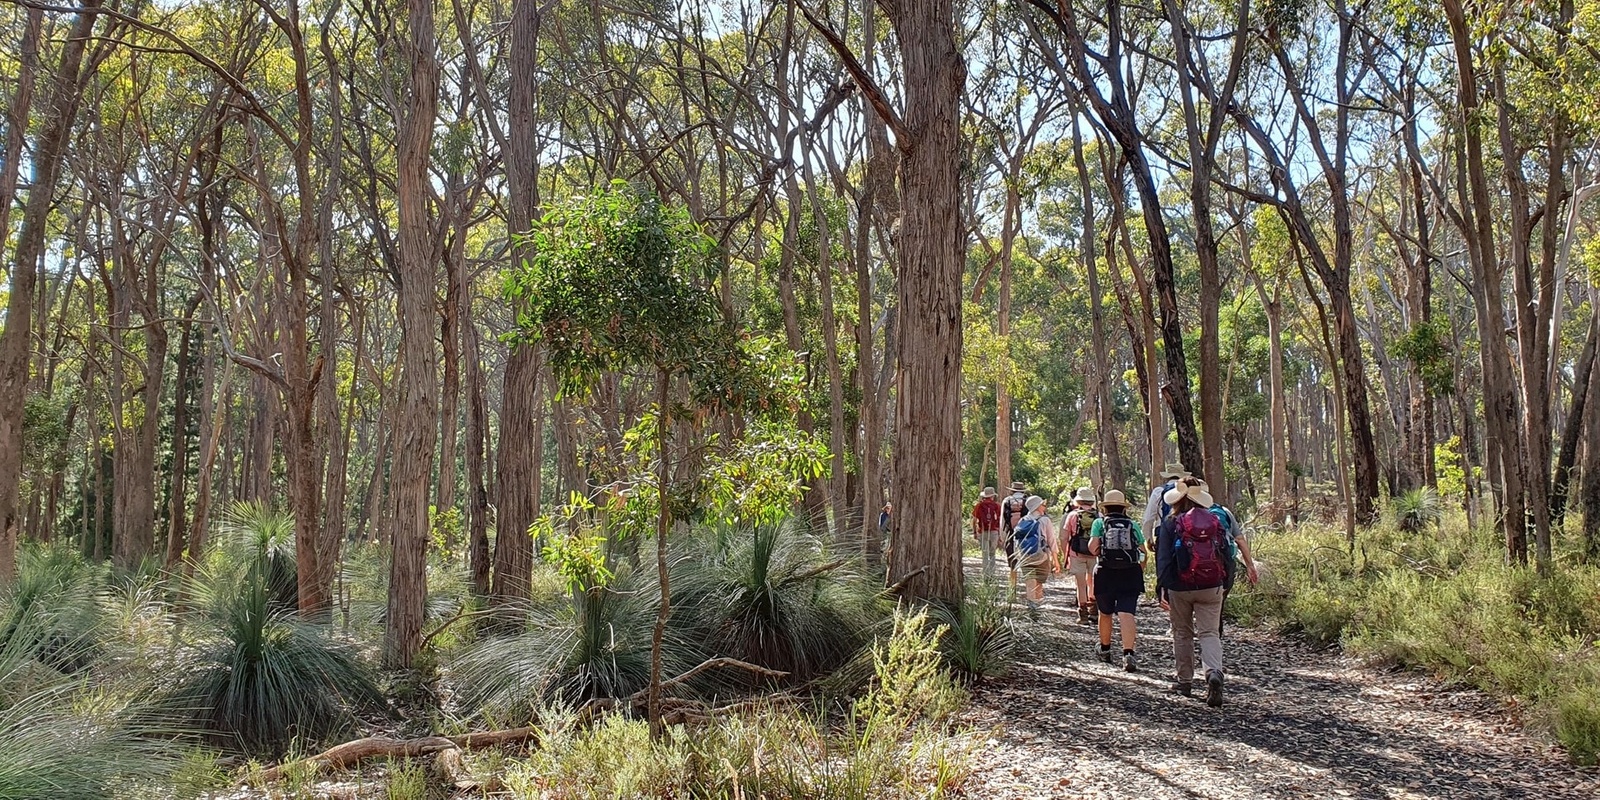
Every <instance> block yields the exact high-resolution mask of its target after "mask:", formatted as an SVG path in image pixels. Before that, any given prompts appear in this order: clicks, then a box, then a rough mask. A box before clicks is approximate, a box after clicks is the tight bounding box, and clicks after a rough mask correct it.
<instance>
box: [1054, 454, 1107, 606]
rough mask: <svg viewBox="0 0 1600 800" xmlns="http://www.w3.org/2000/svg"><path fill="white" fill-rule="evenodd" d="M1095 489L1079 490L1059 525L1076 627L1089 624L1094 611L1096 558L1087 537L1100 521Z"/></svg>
mask: <svg viewBox="0 0 1600 800" xmlns="http://www.w3.org/2000/svg"><path fill="white" fill-rule="evenodd" d="M1097 499H1098V498H1096V497H1095V495H1094V489H1091V488H1089V487H1088V486H1085V487H1083V488H1082V489H1079V490H1078V492H1077V494H1074V495H1073V496H1072V511H1070V512H1069V513H1068V514H1067V519H1066V521H1065V522H1063V523H1062V525H1061V532H1062V533H1061V535H1062V537H1063V538H1066V540H1067V545H1066V548H1065V549H1066V558H1067V574H1069V575H1071V576H1072V583H1073V585H1075V586H1076V587H1077V588H1078V624H1079V625H1092V624H1094V623H1093V621H1092V620H1091V619H1090V615H1091V614H1092V613H1093V611H1094V582H1093V580H1091V577H1092V576H1093V575H1094V565H1095V561H1096V559H1095V557H1094V552H1093V551H1092V550H1090V549H1089V537H1090V534H1091V533H1092V532H1093V531H1094V525H1095V523H1096V522H1097V521H1099V519H1100V512H1099V511H1097V510H1096V509H1095V501H1096V500H1097Z"/></svg>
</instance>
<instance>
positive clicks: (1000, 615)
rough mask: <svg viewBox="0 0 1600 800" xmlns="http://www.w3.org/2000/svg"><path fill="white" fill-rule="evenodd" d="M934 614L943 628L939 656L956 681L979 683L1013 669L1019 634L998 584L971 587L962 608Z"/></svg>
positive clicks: (936, 610) (942, 609) (937, 608)
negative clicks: (1002, 598) (1012, 662)
mask: <svg viewBox="0 0 1600 800" xmlns="http://www.w3.org/2000/svg"><path fill="white" fill-rule="evenodd" d="M931 613H932V615H933V618H934V620H935V621H936V622H938V623H939V624H940V625H942V626H944V635H943V636H942V637H941V638H940V640H939V646H940V652H941V654H942V655H943V657H944V664H945V666H946V667H947V668H948V669H949V670H950V672H951V674H952V676H953V677H955V678H956V679H957V680H959V681H960V682H962V683H966V684H972V683H979V682H981V681H983V680H985V679H988V678H996V677H1000V676H1003V675H1004V674H1005V673H1006V671H1007V670H1008V669H1009V668H1010V666H1011V658H1012V652H1013V651H1014V650H1015V649H1016V643H1017V630H1016V626H1015V625H1014V624H1013V623H1012V621H1011V617H1010V614H1009V612H1008V608H1007V605H1006V604H1005V603H1004V602H1002V600H1001V594H1000V590H999V589H998V588H997V587H996V585H995V584H992V583H985V584H979V585H977V586H970V585H969V586H968V589H967V596H966V599H965V600H964V601H963V602H962V603H961V605H960V606H955V607H950V606H943V605H939V606H934V607H933V609H932V612H931Z"/></svg>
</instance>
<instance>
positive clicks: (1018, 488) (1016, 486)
mask: <svg viewBox="0 0 1600 800" xmlns="http://www.w3.org/2000/svg"><path fill="white" fill-rule="evenodd" d="M1027 490H1028V487H1027V486H1026V485H1025V484H1023V482H1022V481H1012V482H1011V491H1013V492H1025V491H1027Z"/></svg>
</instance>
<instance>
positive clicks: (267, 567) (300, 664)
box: [159, 515, 381, 755]
mask: <svg viewBox="0 0 1600 800" xmlns="http://www.w3.org/2000/svg"><path fill="white" fill-rule="evenodd" d="M235 519H236V520H239V521H241V523H242V524H244V525H254V526H256V527H254V528H249V529H245V530H247V531H248V532H249V533H250V534H251V535H252V536H253V539H254V545H255V552H254V557H253V558H252V559H251V561H250V562H249V565H248V567H247V570H246V572H245V575H244V577H243V580H242V583H241V584H237V585H232V586H230V585H226V584H217V583H211V584H202V587H201V591H200V592H199V593H198V594H199V595H200V596H202V597H205V598H207V602H205V603H204V604H203V605H202V606H201V608H200V610H199V611H198V612H197V613H196V614H195V619H194V623H195V624H194V627H195V629H196V630H198V631H199V632H200V636H199V641H198V644H196V645H194V646H192V647H189V648H187V649H186V650H185V651H184V652H183V653H182V654H181V658H182V660H181V663H180V665H179V666H180V670H181V672H180V674H178V675H177V677H176V679H175V680H174V682H173V684H172V686H171V688H170V689H168V690H167V691H166V692H165V693H164V694H163V695H162V697H161V698H160V702H159V707H160V708H162V709H164V710H166V711H169V712H171V713H174V714H178V715H180V716H181V717H183V718H184V719H186V721H187V724H188V725H189V726H191V727H192V728H194V729H196V730H201V731H206V732H208V733H209V734H210V735H211V738H212V739H213V741H214V743H215V744H218V745H219V746H223V747H233V748H241V749H243V750H246V751H249V752H262V753H267V754H272V755H277V754H280V753H282V752H283V750H284V749H285V748H286V747H287V746H288V744H289V743H290V741H291V740H292V739H295V738H300V739H310V740H314V739H318V738H320V737H323V736H327V735H329V734H332V733H334V732H336V731H339V730H342V729H344V728H346V727H348V726H349V724H350V723H351V722H352V721H353V716H352V710H353V709H355V708H360V707H368V706H374V705H377V704H379V703H380V702H381V698H380V696H379V694H378V690H377V688H376V687H375V686H374V685H373V683H372V680H371V678H370V676H369V674H368V672H367V670H366V669H365V668H364V667H363V666H362V664H361V663H360V661H359V660H358V659H357V658H356V655H355V653H354V651H353V650H352V649H350V648H349V647H348V646H345V645H342V644H340V643H339V642H336V641H335V640H333V639H332V638H330V637H329V636H328V635H327V633H326V632H325V631H324V630H322V629H319V628H315V627H312V626H309V625H306V624H304V623H301V622H299V621H298V620H296V619H294V618H293V617H292V616H290V615H289V613H288V611H287V609H285V608H283V607H282V606H281V605H280V604H279V603H278V602H277V601H276V600H274V594H275V590H274V587H273V583H272V574H273V572H272V569H273V568H272V566H271V564H272V557H271V550H272V547H271V541H272V538H273V536H274V535H275V532H276V531H278V530H279V528H278V520H277V519H274V518H273V517H271V516H270V515H260V516H256V517H246V516H243V515H241V516H237V517H235ZM221 574H222V575H223V576H225V575H226V574H227V568H226V567H224V568H223V569H222V571H221ZM212 577H213V580H218V579H219V578H218V577H217V576H216V575H213V576H212Z"/></svg>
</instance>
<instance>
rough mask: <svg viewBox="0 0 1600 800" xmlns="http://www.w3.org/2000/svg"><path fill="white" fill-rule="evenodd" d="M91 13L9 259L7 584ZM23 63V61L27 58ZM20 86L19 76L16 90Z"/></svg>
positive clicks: (4, 483)
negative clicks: (46, 262)
mask: <svg viewBox="0 0 1600 800" xmlns="http://www.w3.org/2000/svg"><path fill="white" fill-rule="evenodd" d="M99 6H100V0H84V3H83V7H84V8H85V9H97V8H99ZM95 19H96V15H95V14H94V13H91V12H90V11H89V10H86V11H84V12H83V13H80V14H78V16H77V19H76V20H75V21H74V22H73V25H72V30H71V32H70V33H69V34H68V36H67V38H66V43H65V44H64V45H62V49H61V61H60V63H59V64H57V66H56V69H55V70H54V78H55V80H54V81H53V82H52V84H51V88H50V94H49V101H50V102H49V105H48V106H46V109H47V110H46V116H45V121H44V124H43V127H42V128H41V130H40V132H39V137H38V138H37V139H36V140H35V141H34V146H33V158H32V164H33V182H32V184H31V186H30V187H29V189H28V199H27V201H26V202H25V203H24V205H23V210H22V226H21V228H20V229H19V230H18V232H17V249H16V256H15V258H13V259H12V261H11V265H12V266H11V292H10V296H9V298H8V301H7V302H8V305H7V306H6V322H5V330H4V332H3V333H0V584H4V583H9V582H10V581H11V579H12V577H13V576H14V575H15V574H16V551H17V528H18V522H19V520H18V514H17V506H18V501H19V499H20V497H21V486H22V417H23V406H24V400H25V397H24V395H25V394H26V391H27V384H28V363H29V360H30V359H29V348H28V338H29V337H28V334H29V332H30V331H31V330H32V327H33V296H34V290H35V287H36V286H37V283H38V280H39V259H40V258H41V257H42V256H43V255H44V243H45V236H46V235H47V234H48V233H49V229H48V228H49V225H48V223H49V216H50V208H51V206H52V205H53V204H54V199H55V192H56V181H57V180H58V179H59V178H60V175H61V158H62V155H63V153H64V152H65V151H66V146H67V139H68V137H69V136H70V135H71V133H72V126H73V121H74V120H76V119H77V116H78V105H79V103H78V100H79V90H80V86H79V71H80V69H81V67H82V65H83V55H84V49H85V47H86V46H87V44H88V42H89V39H90V34H91V32H92V31H93V29H94V23H95ZM30 24H31V23H30ZM35 41H37V40H35ZM25 56H26V54H25ZM34 60H35V61H36V60H37V59H36V58H35V59H34ZM24 64H25V66H26V58H25V59H24ZM24 72H27V73H29V77H28V80H32V76H31V72H32V71H31V70H30V69H24ZM22 85H23V84H22V83H21V78H20V75H19V94H21V92H20V88H21V86H22ZM27 114H28V109H27V108H26V107H23V106H22V105H21V104H20V103H18V102H17V99H16V98H13V101H12V109H11V113H10V115H9V119H8V127H9V128H12V129H13V130H16V129H18V128H19V124H20V129H21V130H26V129H27V124H26V119H27ZM8 135H9V132H8ZM20 154H21V151H20V148H19V149H18V150H16V151H12V150H9V149H8V150H7V153H6V157H7V160H8V161H10V160H12V159H14V158H16V157H18V156H20ZM8 206H9V204H8Z"/></svg>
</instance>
